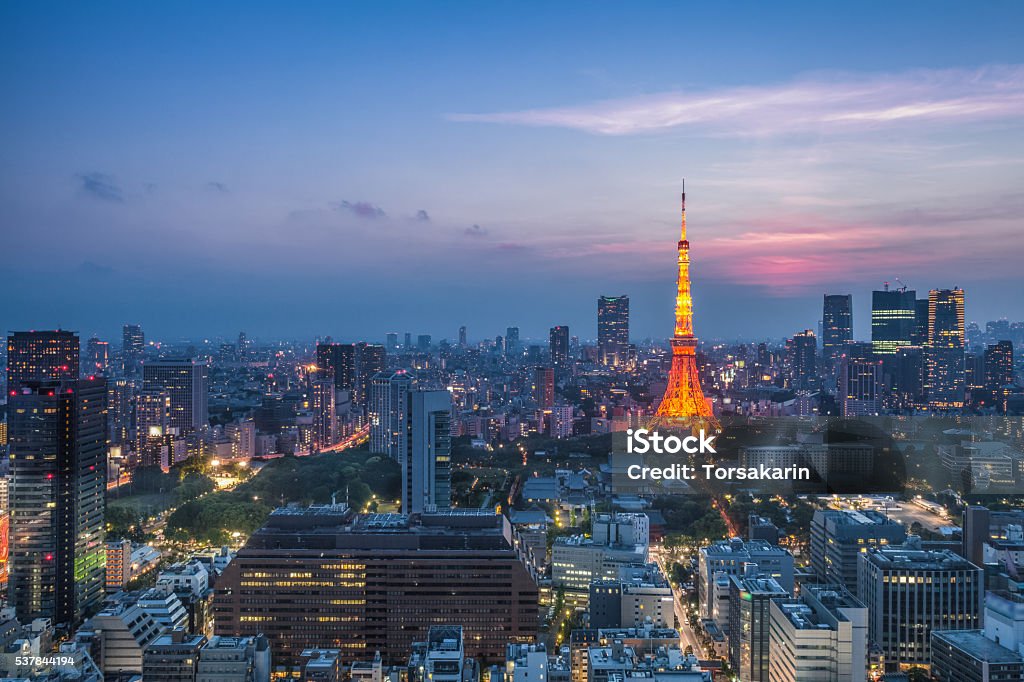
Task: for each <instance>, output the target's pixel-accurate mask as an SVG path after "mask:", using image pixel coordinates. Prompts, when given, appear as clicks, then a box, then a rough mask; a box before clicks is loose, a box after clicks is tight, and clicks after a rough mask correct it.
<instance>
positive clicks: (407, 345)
mask: <svg viewBox="0 0 1024 682" xmlns="http://www.w3.org/2000/svg"><path fill="white" fill-rule="evenodd" d="M402 350H404V351H405V352H407V353H408V352H409V351H411V350H412V333H410V332H405V337H404V338H403V343H402Z"/></svg>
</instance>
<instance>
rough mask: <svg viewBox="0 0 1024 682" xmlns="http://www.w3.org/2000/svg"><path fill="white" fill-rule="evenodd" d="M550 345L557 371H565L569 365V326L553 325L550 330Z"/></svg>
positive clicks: (552, 359)
mask: <svg viewBox="0 0 1024 682" xmlns="http://www.w3.org/2000/svg"><path fill="white" fill-rule="evenodd" d="M548 345H549V347H550V349H551V364H552V365H554V366H555V371H556V372H558V373H562V372H564V371H565V370H566V369H567V368H568V367H569V328H568V327H566V326H565V325H559V326H558V327H552V328H551V330H550V331H549V332H548Z"/></svg>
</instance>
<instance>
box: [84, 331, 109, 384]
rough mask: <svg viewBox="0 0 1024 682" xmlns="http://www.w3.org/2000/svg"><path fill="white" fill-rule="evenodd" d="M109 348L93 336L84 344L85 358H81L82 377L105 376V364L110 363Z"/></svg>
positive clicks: (104, 342)
mask: <svg viewBox="0 0 1024 682" xmlns="http://www.w3.org/2000/svg"><path fill="white" fill-rule="evenodd" d="M109 346H110V344H108V343H107V342H106V341H100V340H99V339H98V338H96V337H95V336H94V337H92V338H91V339H89V340H88V341H87V342H86V344H85V356H84V357H83V358H82V376H86V377H87V376H106V373H107V364H108V362H109V361H110V353H109Z"/></svg>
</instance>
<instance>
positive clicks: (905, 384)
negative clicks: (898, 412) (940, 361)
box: [891, 346, 925, 408]
mask: <svg viewBox="0 0 1024 682" xmlns="http://www.w3.org/2000/svg"><path fill="white" fill-rule="evenodd" d="M924 373H925V349H924V348H923V347H921V346H904V347H903V348H900V349H899V350H898V351H896V357H895V359H894V360H893V363H892V374H891V376H892V396H893V398H894V400H895V404H896V406H898V407H900V408H910V407H914V406H917V405H920V404H921V403H922V402H923V399H922V396H923V395H924Z"/></svg>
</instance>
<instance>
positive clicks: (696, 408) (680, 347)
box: [657, 185, 719, 430]
mask: <svg viewBox="0 0 1024 682" xmlns="http://www.w3.org/2000/svg"><path fill="white" fill-rule="evenodd" d="M678 248H679V278H678V280H677V282H676V330H675V335H674V336H673V337H672V369H671V371H670V372H669V375H668V386H666V387H665V397H664V398H662V400H661V405H660V406H659V407H658V413H657V417H659V418H676V419H687V418H688V419H690V420H692V421H693V422H694V423H693V426H694V428H697V427H698V426H701V427H703V428H706V429H714V430H718V428H719V425H718V421H717V420H716V419H715V415H714V412H712V410H711V405H710V404H709V403H708V401H707V399H705V398H704V392H703V391H702V390H701V388H700V376H699V375H698V373H697V356H696V350H697V337H696V336H694V335H693V294H692V293H691V292H690V242H688V241H687V240H686V187H685V185H684V187H683V197H682V234H681V235H680V237H679V245H678Z"/></svg>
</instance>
